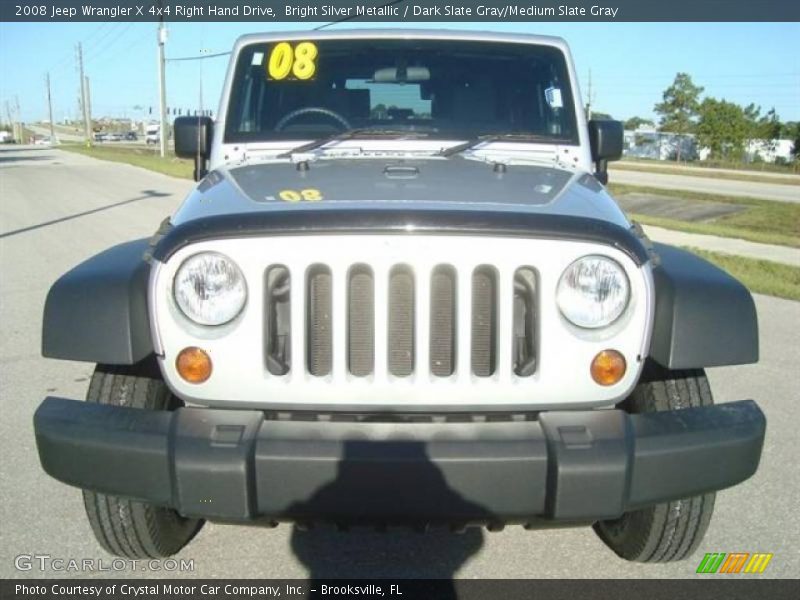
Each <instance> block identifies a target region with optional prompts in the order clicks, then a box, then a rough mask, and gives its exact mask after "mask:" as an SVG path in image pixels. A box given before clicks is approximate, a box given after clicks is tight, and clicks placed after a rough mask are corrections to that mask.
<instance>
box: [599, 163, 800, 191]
mask: <svg viewBox="0 0 800 600" xmlns="http://www.w3.org/2000/svg"><path fill="white" fill-rule="evenodd" d="M612 169H613V170H615V171H638V172H640V173H658V174H659V175H662V174H663V175H685V176H688V177H704V178H707V179H729V180H733V181H753V182H757V183H774V184H777V185H793V186H795V187H798V188H800V180H798V178H797V177H786V178H781V177H765V176H763V175H759V174H758V173H755V172H748V171H742V172H740V173H728V172H725V171H722V172H720V171H716V170H714V169H710V168H706V169H682V168H680V167H658V166H656V165H648V164H642V163H635V164H634V163H616V164H615V165H614V166H613V167H612ZM786 175H791V173H786ZM798 193H800V192H798Z"/></svg>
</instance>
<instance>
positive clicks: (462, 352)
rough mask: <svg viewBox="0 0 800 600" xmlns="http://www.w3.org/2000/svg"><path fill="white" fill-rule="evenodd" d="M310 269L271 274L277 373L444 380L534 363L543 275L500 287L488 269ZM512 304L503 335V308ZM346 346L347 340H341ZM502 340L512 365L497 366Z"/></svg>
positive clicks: (268, 319) (268, 315)
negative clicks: (343, 372) (538, 292)
mask: <svg viewBox="0 0 800 600" xmlns="http://www.w3.org/2000/svg"><path fill="white" fill-rule="evenodd" d="M337 272H338V273H339V278H337V276H336V273H333V272H332V271H331V269H330V267H328V266H327V265H324V264H314V265H311V266H310V267H309V268H307V269H305V271H304V272H301V273H299V274H298V273H294V272H290V271H289V269H287V268H286V267H284V266H271V267H269V268H268V269H267V276H266V288H265V307H264V312H265V319H264V321H265V323H266V327H265V335H266V340H265V357H266V367H267V370H268V371H269V373H270V374H271V375H278V376H279V375H286V374H287V373H290V372H291V371H292V370H293V369H296V368H297V365H299V366H300V368H301V369H303V370H304V371H305V372H306V373H309V374H311V375H313V376H315V377H324V376H327V375H330V374H331V373H333V372H334V371H336V369H337V365H340V366H341V367H343V368H344V369H345V370H346V372H347V373H348V374H349V375H350V376H353V377H359V378H363V377H369V376H372V375H374V374H375V373H376V372H377V373H379V374H381V375H390V376H392V377H396V378H404V377H409V376H411V375H421V376H432V377H434V378H447V377H452V376H454V375H459V374H464V373H465V372H466V373H469V374H471V375H474V376H477V377H491V376H492V375H494V374H495V373H496V372H497V371H498V370H500V369H502V370H505V372H508V373H510V372H513V373H515V374H516V375H517V376H521V377H526V376H530V375H532V374H533V373H534V372H535V367H536V348H537V344H536V276H535V273H534V271H533V269H531V268H529V267H521V268H519V269H517V270H516V272H515V273H514V277H513V282H509V283H510V285H508V286H506V287H503V286H501V285H499V276H498V272H497V270H496V269H495V268H494V267H493V266H490V265H479V266H477V267H475V268H474V269H472V270H471V271H470V270H466V271H459V270H457V269H456V268H455V267H454V266H452V265H448V264H441V265H438V266H436V267H434V268H433V269H430V270H429V271H427V272H426V273H424V274H422V273H419V272H415V270H414V269H413V268H412V267H410V266H408V265H404V264H397V265H392V266H390V267H389V268H381V269H379V270H377V269H373V267H372V266H370V265H368V264H363V263H362V264H354V265H350V266H349V267H348V268H347V269H338V270H337ZM503 306H505V307H509V310H510V311H511V307H513V317H511V318H508V319H506V321H505V326H506V327H505V329H504V328H503V327H501V322H500V319H499V312H500V307H503ZM339 342H343V343H339ZM503 344H507V347H508V348H509V350H510V351H509V352H506V353H505V356H506V357H507V361H506V364H498V357H500V356H503V355H504V353H503V352H500V348H501V347H502V346H503Z"/></svg>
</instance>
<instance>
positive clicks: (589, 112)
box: [586, 69, 592, 121]
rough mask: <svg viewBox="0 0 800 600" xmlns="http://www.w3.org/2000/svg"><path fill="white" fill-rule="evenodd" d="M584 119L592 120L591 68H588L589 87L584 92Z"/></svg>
mask: <svg viewBox="0 0 800 600" xmlns="http://www.w3.org/2000/svg"><path fill="white" fill-rule="evenodd" d="M586 120H587V121H591V120H592V70H591V69H589V89H588V90H587V92H586Z"/></svg>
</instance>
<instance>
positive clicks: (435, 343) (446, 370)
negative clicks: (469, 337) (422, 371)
mask: <svg viewBox="0 0 800 600" xmlns="http://www.w3.org/2000/svg"><path fill="white" fill-rule="evenodd" d="M430 306H431V308H430V311H431V326H430V336H431V346H430V369H431V372H432V373H433V374H434V375H436V376H437V377H449V376H450V375H452V374H453V367H454V364H455V345H456V272H455V269H453V267H450V266H448V265H440V266H438V267H436V268H435V269H434V270H433V273H432V274H431V304H430Z"/></svg>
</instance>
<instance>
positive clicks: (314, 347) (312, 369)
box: [306, 265, 333, 377]
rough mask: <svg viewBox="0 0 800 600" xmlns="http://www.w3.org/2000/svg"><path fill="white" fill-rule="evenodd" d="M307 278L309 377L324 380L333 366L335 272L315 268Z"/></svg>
mask: <svg viewBox="0 0 800 600" xmlns="http://www.w3.org/2000/svg"><path fill="white" fill-rule="evenodd" d="M307 278H308V279H307V287H306V289H307V290H308V294H307V296H306V307H307V314H306V339H307V342H308V346H307V348H308V350H307V353H306V357H307V361H308V371H309V373H311V374H312V375H315V376H317V377H321V376H323V375H327V374H328V373H330V372H331V362H332V360H331V359H332V348H333V339H332V337H333V336H332V330H331V326H332V319H331V312H332V306H331V305H332V298H331V270H330V269H329V268H328V267H326V266H324V265H312V266H311V267H310V268H309V269H308V275H307Z"/></svg>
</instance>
